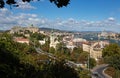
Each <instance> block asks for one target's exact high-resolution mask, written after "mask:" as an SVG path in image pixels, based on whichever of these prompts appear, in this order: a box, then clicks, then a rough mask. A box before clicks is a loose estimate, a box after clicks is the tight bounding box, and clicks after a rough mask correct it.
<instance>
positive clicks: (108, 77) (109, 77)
mask: <svg viewBox="0 0 120 78" xmlns="http://www.w3.org/2000/svg"><path fill="white" fill-rule="evenodd" d="M106 69H107V68H105V69H104V70H103V72H102V73H103V74H104V75H105V76H106V77H107V78H112V77H111V76H109V75H108V74H106V73H105V70H106Z"/></svg>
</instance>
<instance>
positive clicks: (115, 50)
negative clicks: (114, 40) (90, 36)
mask: <svg viewBox="0 0 120 78" xmlns="http://www.w3.org/2000/svg"><path fill="white" fill-rule="evenodd" d="M103 58H104V61H105V62H106V63H107V64H109V65H110V66H111V67H113V68H114V69H115V74H114V75H113V78H114V76H115V78H119V76H118V75H119V73H120V46H119V45H118V44H110V45H108V46H106V48H104V49H103Z"/></svg>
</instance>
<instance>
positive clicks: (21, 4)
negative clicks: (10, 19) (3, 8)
mask: <svg viewBox="0 0 120 78" xmlns="http://www.w3.org/2000/svg"><path fill="white" fill-rule="evenodd" d="M18 5H19V6H18V7H17V8H18V9H23V10H29V9H36V7H34V6H32V5H31V4H30V3H28V2H22V1H19V2H18Z"/></svg>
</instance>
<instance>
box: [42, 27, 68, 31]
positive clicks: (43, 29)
mask: <svg viewBox="0 0 120 78" xmlns="http://www.w3.org/2000/svg"><path fill="white" fill-rule="evenodd" d="M40 30H42V31H47V32H51V31H52V30H53V31H55V32H66V31H63V30H59V29H52V28H44V27H43V28H40Z"/></svg>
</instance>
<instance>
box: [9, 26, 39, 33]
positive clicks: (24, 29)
mask: <svg viewBox="0 0 120 78" xmlns="http://www.w3.org/2000/svg"><path fill="white" fill-rule="evenodd" d="M29 32H32V33H35V32H39V28H37V27H34V26H29V27H20V26H15V27H13V28H12V29H11V30H10V33H11V34H14V33H18V34H27V33H29Z"/></svg>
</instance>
